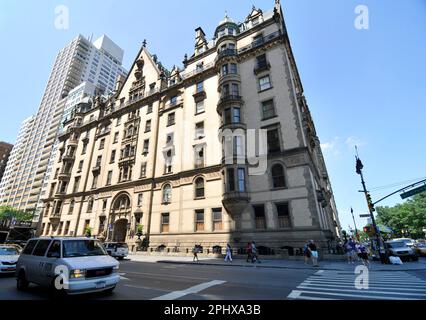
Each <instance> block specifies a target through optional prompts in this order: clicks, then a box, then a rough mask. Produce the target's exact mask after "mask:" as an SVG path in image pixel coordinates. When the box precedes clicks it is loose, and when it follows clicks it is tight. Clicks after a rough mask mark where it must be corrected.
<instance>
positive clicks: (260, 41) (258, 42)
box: [238, 31, 282, 54]
mask: <svg viewBox="0 0 426 320" xmlns="http://www.w3.org/2000/svg"><path fill="white" fill-rule="evenodd" d="M281 35H282V33H281V31H275V32H273V33H270V34H268V35H266V36H264V37H262V38H259V39H256V40H254V41H253V42H252V43H251V44H249V45H247V46H245V47H242V48H240V49H238V54H241V53H244V52H246V51H249V50H250V49H254V48H257V47H260V46H261V45H263V44H265V43H268V42H270V41H273V40H275V39H277V38H279V37H281Z"/></svg>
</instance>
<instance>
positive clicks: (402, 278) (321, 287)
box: [287, 270, 426, 300]
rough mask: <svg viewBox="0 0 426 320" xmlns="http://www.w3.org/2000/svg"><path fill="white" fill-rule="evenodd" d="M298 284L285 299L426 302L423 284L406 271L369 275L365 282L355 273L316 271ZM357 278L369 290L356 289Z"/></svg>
mask: <svg viewBox="0 0 426 320" xmlns="http://www.w3.org/2000/svg"><path fill="white" fill-rule="evenodd" d="M319 271H322V272H318V271H317V272H315V274H313V275H311V276H309V277H308V278H307V279H306V280H305V281H303V282H302V283H301V284H300V285H298V286H297V287H296V288H295V290H293V291H292V292H291V293H290V294H289V295H288V296H287V298H289V299H304V300H329V299H345V298H356V299H359V298H361V299H380V300H382V299H385V300H419V299H420V300H426V281H424V280H422V279H419V278H418V277H416V276H413V275H411V274H408V273H406V272H400V273H398V274H394V273H389V272H383V273H380V274H378V273H376V272H370V273H369V274H368V276H367V277H366V278H364V279H362V278H358V277H359V275H358V274H351V273H339V272H335V271H331V270H319ZM357 279H360V280H361V281H368V282H367V283H366V284H368V289H358V288H356V287H355V284H356V281H357Z"/></svg>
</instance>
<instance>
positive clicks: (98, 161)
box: [95, 156, 102, 168]
mask: <svg viewBox="0 0 426 320" xmlns="http://www.w3.org/2000/svg"><path fill="white" fill-rule="evenodd" d="M101 163H102V156H98V157H97V158H96V165H95V167H96V168H100V167H101Z"/></svg>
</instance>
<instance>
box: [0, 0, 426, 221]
mask: <svg viewBox="0 0 426 320" xmlns="http://www.w3.org/2000/svg"><path fill="white" fill-rule="evenodd" d="M252 4H255V5H256V6H257V7H260V8H262V9H263V10H269V9H271V8H272V7H273V5H274V1H273V0H257V1H254V0H252V1H242V0H234V1H227V0H216V1H202V0H198V1H195V0H184V1H167V0H163V1H145V0H143V1H136V0H134V1H130V0H121V1H113V0H104V1H98V0H96V1H87V0H72V1H71V0H68V1H66V0H62V1H56V0H43V1H32V0H20V1H16V0H2V1H1V2H0V39H2V49H1V50H0V67H1V70H2V76H1V78H0V90H1V91H0V93H1V96H2V100H1V111H2V113H1V114H2V116H1V118H0V140H4V141H8V142H14V140H15V138H16V134H17V131H18V128H19V125H20V123H21V121H22V120H24V119H25V118H26V117H28V116H30V115H31V114H33V113H35V112H36V111H37V108H38V105H39V103H40V100H41V97H42V94H43V90H44V87H45V84H46V82H47V80H48V76H49V73H50V70H51V67H52V64H53V61H54V58H55V56H56V54H57V52H58V50H60V49H61V48H62V47H63V46H64V45H65V44H66V43H68V42H69V41H70V40H72V39H73V38H74V37H75V36H76V35H77V34H78V33H81V34H83V35H85V36H89V35H91V34H93V35H94V37H95V38H96V37H98V36H100V35H102V34H103V33H105V34H107V35H108V36H109V37H110V38H111V39H113V40H114V41H115V42H117V44H119V45H120V46H121V47H122V48H123V49H124V50H125V60H124V66H125V67H126V68H129V67H130V65H131V63H132V62H133V59H134V57H135V55H136V54H137V52H138V50H139V48H140V45H141V43H142V41H143V39H147V41H148V49H149V50H150V51H151V52H152V53H156V54H157V55H158V56H159V59H160V60H161V61H162V62H163V64H164V65H165V66H167V67H169V68H171V67H172V66H173V65H174V64H177V65H181V61H182V60H183V56H184V54H185V53H191V52H192V51H193V47H194V34H195V32H194V29H195V28H196V27H198V26H201V27H202V28H203V29H204V31H205V32H206V34H207V35H208V36H209V37H211V36H212V34H213V32H214V29H215V27H216V26H217V23H218V22H219V21H220V20H221V19H222V18H223V16H224V12H225V10H227V11H228V14H229V16H230V17H231V18H233V19H234V20H238V21H242V20H243V19H244V18H245V17H246V16H247V15H248V14H249V12H250V10H251V7H252ZM58 5H66V6H67V7H68V8H69V12H70V28H69V29H68V30H57V29H56V28H55V25H54V22H55V18H56V16H55V8H56V7H57V6H58ZM282 5H283V8H284V14H285V18H286V23H287V28H288V31H289V35H290V39H291V42H292V47H293V51H294V55H295V58H296V62H297V64H298V68H299V72H300V75H301V78H302V82H303V85H304V89H305V95H306V97H307V100H308V103H309V106H310V109H311V112H312V115H313V117H314V121H315V124H316V128H317V131H318V135H319V137H320V139H321V142H322V144H323V146H324V154H325V159H326V162H327V166H328V170H329V173H330V176H331V182H332V186H333V189H334V193H335V197H336V202H337V206H338V209H339V214H340V219H341V222H342V226H343V227H344V228H347V226H348V224H349V223H351V224H352V218H351V216H350V207H351V206H352V207H353V208H354V211H355V213H356V214H359V213H365V212H367V207H366V203H365V199H364V197H363V195H362V194H360V193H358V192H357V191H358V190H359V189H360V188H361V184H360V181H359V176H357V175H356V174H355V168H354V165H355V160H354V147H353V145H354V144H355V143H356V144H358V145H359V152H360V156H361V159H362V161H363V162H364V166H365V170H364V173H365V177H366V180H367V186H369V187H370V188H373V187H380V186H386V185H390V184H394V183H399V182H401V181H407V180H414V179H416V178H422V177H426V170H425V163H426V161H425V158H426V148H425V147H426V143H425V139H424V131H425V127H426V125H425V119H426V108H425V101H426V77H425V74H426V41H425V39H426V1H424V0H410V1H407V0H395V1H384V0H363V1H361V0H357V1H353V0H345V1H341V0H322V1H316V0H285V1H282ZM358 5H366V6H367V7H368V9H369V29H368V30H358V29H356V28H355V26H354V21H355V19H356V16H357V15H356V13H355V8H356V7H357V6H358ZM401 186H403V185H401ZM394 189H395V188H388V189H381V190H378V191H375V192H372V196H373V200H374V199H378V198H379V197H380V196H382V195H384V194H386V193H390V192H392V191H394ZM396 202H401V199H400V198H399V197H398V196H394V197H392V198H390V199H389V200H388V201H385V202H384V203H383V204H385V205H393V204H395V203H396ZM364 222H365V220H364V219H360V218H358V219H357V223H358V226H361V225H362V224H363V223H364Z"/></svg>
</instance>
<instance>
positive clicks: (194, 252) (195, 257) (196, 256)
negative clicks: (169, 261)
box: [192, 245, 198, 262]
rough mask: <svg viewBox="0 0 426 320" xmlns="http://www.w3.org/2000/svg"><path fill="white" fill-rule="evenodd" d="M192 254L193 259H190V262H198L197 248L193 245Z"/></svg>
mask: <svg viewBox="0 0 426 320" xmlns="http://www.w3.org/2000/svg"><path fill="white" fill-rule="evenodd" d="M192 253H193V254H194V257H193V258H192V262H194V261H195V259H197V262H198V246H197V245H195V246H194V248H193V249H192Z"/></svg>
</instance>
